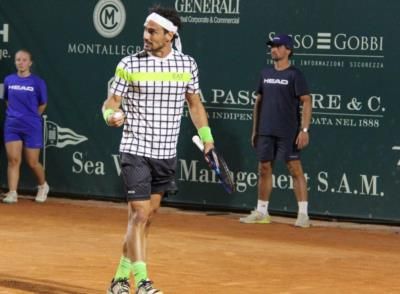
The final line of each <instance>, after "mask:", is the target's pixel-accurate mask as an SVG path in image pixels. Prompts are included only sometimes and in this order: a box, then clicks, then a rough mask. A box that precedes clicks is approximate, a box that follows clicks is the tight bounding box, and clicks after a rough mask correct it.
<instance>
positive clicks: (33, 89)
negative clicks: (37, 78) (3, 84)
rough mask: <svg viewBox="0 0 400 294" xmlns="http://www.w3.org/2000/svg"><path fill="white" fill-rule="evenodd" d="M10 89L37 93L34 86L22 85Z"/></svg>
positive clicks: (11, 86) (12, 86) (9, 87)
mask: <svg viewBox="0 0 400 294" xmlns="http://www.w3.org/2000/svg"><path fill="white" fill-rule="evenodd" d="M8 89H9V90H17V91H29V92H33V91H35V88H33V87H32V86H21V85H10V86H8Z"/></svg>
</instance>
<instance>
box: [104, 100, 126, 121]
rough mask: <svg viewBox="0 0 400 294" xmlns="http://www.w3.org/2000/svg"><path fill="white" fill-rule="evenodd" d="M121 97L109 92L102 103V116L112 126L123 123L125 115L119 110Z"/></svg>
mask: <svg viewBox="0 0 400 294" xmlns="http://www.w3.org/2000/svg"><path fill="white" fill-rule="evenodd" d="M121 103H122V97H121V96H118V95H115V94H111V95H110V96H109V97H108V98H107V99H106V101H104V104H103V108H102V111H103V116H104V119H105V120H106V122H107V124H108V125H109V126H112V127H120V126H122V125H123V123H124V120H125V115H124V114H123V112H122V111H120V107H121Z"/></svg>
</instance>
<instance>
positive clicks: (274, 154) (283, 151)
mask: <svg viewBox="0 0 400 294" xmlns="http://www.w3.org/2000/svg"><path fill="white" fill-rule="evenodd" d="M296 136H297V135H296ZM296 136H295V137H294V138H280V137H276V136H257V143H256V152H257V158H258V160H259V161H274V160H283V161H290V160H297V159H300V149H298V148H297V145H296Z"/></svg>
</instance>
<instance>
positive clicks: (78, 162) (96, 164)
mask: <svg viewBox="0 0 400 294" xmlns="http://www.w3.org/2000/svg"><path fill="white" fill-rule="evenodd" d="M72 161H73V165H72V172H73V173H74V174H81V173H84V174H87V175H93V174H94V175H96V176H104V175H105V174H106V173H105V171H104V162H102V161H92V160H88V159H86V158H85V157H84V155H83V153H82V152H78V151H77V152H74V153H73V154H72Z"/></svg>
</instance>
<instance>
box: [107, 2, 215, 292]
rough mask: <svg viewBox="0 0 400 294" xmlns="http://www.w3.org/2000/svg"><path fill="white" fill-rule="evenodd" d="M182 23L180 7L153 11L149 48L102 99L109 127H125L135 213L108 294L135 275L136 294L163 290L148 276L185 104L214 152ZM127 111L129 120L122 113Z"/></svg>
mask: <svg viewBox="0 0 400 294" xmlns="http://www.w3.org/2000/svg"><path fill="white" fill-rule="evenodd" d="M180 26H181V21H180V18H179V15H178V13H177V12H176V10H174V9H168V8H162V7H160V6H156V7H153V8H152V9H150V15H149V16H148V17H147V18H146V21H145V23H144V32H143V40H144V50H143V51H142V52H139V53H137V54H134V55H130V56H127V57H125V58H123V59H122V60H121V61H120V63H119V64H118V66H117V69H116V73H115V79H114V82H113V84H112V86H111V90H110V92H111V95H110V96H109V97H108V99H107V100H106V101H105V102H104V106H103V116H104V119H105V121H106V123H107V124H108V125H110V126H113V127H119V126H121V125H123V126H124V127H123V135H122V140H121V144H120V154H121V169H122V178H123V182H124V187H125V193H126V194H125V196H126V199H127V202H128V209H129V210H128V227H127V232H126V236H125V240H124V243H123V248H122V256H121V258H120V262H119V265H118V268H117V271H116V274H115V276H114V278H113V280H112V282H111V285H110V287H109V289H108V293H109V294H117V293H118V294H123V293H130V284H129V279H130V275H131V273H132V274H133V275H134V279H135V287H136V293H137V294H139V293H140V294H145V293H149V294H154V293H157V294H160V293H162V292H161V291H160V290H158V289H156V288H154V287H153V284H152V281H151V280H150V279H149V277H148V271H147V263H146V261H147V251H146V249H147V246H146V244H147V236H148V233H149V227H150V223H151V219H152V217H153V215H154V214H155V212H156V211H157V209H158V208H159V207H160V202H161V200H162V197H163V196H164V195H165V194H166V192H168V191H169V190H172V189H174V178H175V170H176V165H177V160H176V148H177V140H178V135H179V131H180V123H181V117H182V113H183V107H184V103H185V101H186V102H187V105H188V108H189V111H190V115H191V119H192V121H193V124H194V125H195V127H196V128H197V130H198V133H199V136H200V138H201V139H202V141H203V143H204V145H205V152H208V151H210V150H211V149H212V148H213V147H214V144H213V142H214V140H213V137H212V135H211V130H210V128H209V126H208V119H207V115H206V111H205V109H204V106H203V104H202V102H201V100H200V96H199V92H200V88H199V77H198V68H197V65H196V62H195V60H194V59H193V58H192V57H190V56H188V55H186V54H183V53H182V49H181V48H182V47H181V42H180V37H179V33H178V29H179V28H180ZM173 43H175V47H176V50H175V49H173V46H172V45H173ZM122 102H123V103H122ZM121 106H122V110H123V113H124V115H121V114H120V108H121Z"/></svg>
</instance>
